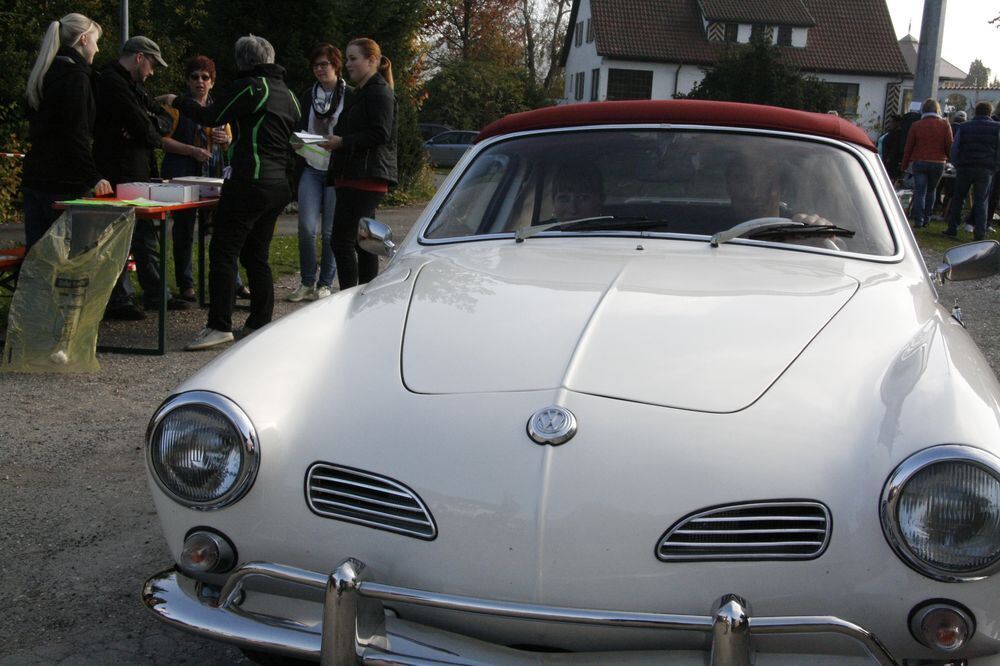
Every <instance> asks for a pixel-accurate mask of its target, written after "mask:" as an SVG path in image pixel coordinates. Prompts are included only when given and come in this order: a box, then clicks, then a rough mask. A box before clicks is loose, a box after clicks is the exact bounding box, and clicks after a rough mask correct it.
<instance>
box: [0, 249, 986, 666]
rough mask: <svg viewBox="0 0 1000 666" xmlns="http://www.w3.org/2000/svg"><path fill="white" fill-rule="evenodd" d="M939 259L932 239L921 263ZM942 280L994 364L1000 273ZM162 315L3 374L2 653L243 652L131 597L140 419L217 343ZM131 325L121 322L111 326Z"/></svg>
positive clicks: (184, 319) (87, 659)
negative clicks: (49, 367)
mask: <svg viewBox="0 0 1000 666" xmlns="http://www.w3.org/2000/svg"><path fill="white" fill-rule="evenodd" d="M401 231H402V230H401ZM939 260H940V255H938V254H937V253H928V255H927V262H928V265H929V266H937V264H938V263H939ZM296 283H297V281H296V279H295V276H287V277H285V278H282V279H281V280H280V281H279V283H278V284H277V285H276V289H275V291H276V310H277V312H276V315H277V316H281V315H284V314H287V313H288V312H290V311H292V310H294V309H297V308H299V307H304V306H305V305H306V304H291V303H286V302H285V301H284V300H282V299H283V298H284V296H285V295H287V294H288V293H289V292H290V291H291V290H292V289H294V288H295V286H296ZM941 292H942V298H943V300H944V302H946V303H949V304H951V302H952V301H953V299H954V298H956V297H959V298H960V299H961V306H962V310H963V313H964V316H965V319H966V321H967V324H968V327H969V331H970V333H971V334H972V335H973V337H974V338H975V339H976V340H977V341H978V342H979V344H980V345H981V346H982V347H983V349H984V351H985V353H986V356H987V358H988V359H989V361H990V363H991V364H992V366H993V368H994V371H996V369H997V367H998V363H1000V326H998V325H997V321H996V318H997V313H998V312H1000V277H995V278H991V279H987V280H981V281H977V282H966V283H955V284H948V285H945V286H944V287H943V288H942V290H941ZM169 317H170V325H169V328H168V334H169V337H168V350H169V351H168V353H167V354H166V355H165V356H162V357H155V356H125V355H117V354H102V355H100V362H101V371H100V372H99V373H97V374H93V375H74V376H57V375H0V389H2V390H3V395H4V402H3V407H2V408H0V511H2V513H0V515H2V520H0V609H2V611H0V666H7V665H9V664H34V663H39V664H41V663H60V664H107V663H113V662H116V661H117V662H119V663H128V664H161V663H162V664H167V663H170V664H175V663H193V662H199V663H240V662H242V661H243V659H242V656H241V655H240V653H239V652H238V651H237V650H235V649H234V648H231V647H227V646H224V645H219V644H216V643H213V642H210V641H206V640H202V639H198V638H193V637H190V636H187V635H186V634H181V633H180V632H178V631H175V630H173V629H170V628H168V627H166V626H164V625H161V624H160V623H159V622H157V621H155V620H154V619H153V618H152V617H151V616H150V615H149V614H148V613H147V612H146V611H145V610H144V609H143V608H142V606H141V604H140V603H139V600H138V592H139V587H140V585H141V584H142V581H143V580H144V577H145V576H147V575H149V574H151V573H153V572H155V571H158V570H159V569H161V568H163V567H164V566H166V565H167V564H168V563H169V562H168V555H167V547H166V544H165V543H164V541H163V538H162V536H161V534H160V529H159V524H158V521H157V518H156V515H155V512H154V510H153V504H152V500H151V499H150V496H149V492H148V490H147V488H146V478H145V467H144V462H143V450H142V440H143V435H144V430H145V427H146V423H147V421H148V419H149V417H150V415H151V414H152V413H153V411H154V409H155V408H156V407H157V406H158V405H159V403H160V402H161V401H162V400H163V399H164V397H166V396H167V395H168V394H169V393H170V391H171V389H172V388H173V387H174V386H176V385H177V384H178V383H179V382H180V381H181V380H183V379H184V378H186V377H188V376H189V375H191V374H192V373H193V372H195V371H196V370H197V369H198V368H199V367H201V366H202V365H203V364H204V363H206V362H207V361H208V360H210V359H212V358H214V357H215V356H216V355H217V354H218V353H220V352H219V351H207V352H200V353H184V352H182V351H180V349H181V348H182V347H183V345H184V343H186V342H187V341H188V340H189V339H190V338H191V337H193V336H194V335H195V333H197V331H198V330H199V328H200V327H201V326H202V325H203V324H204V317H205V315H204V312H203V311H201V310H197V309H196V310H192V311H188V312H171V313H170V314H169ZM242 317H243V315H242V314H239V313H238V314H237V318H236V322H237V325H238V324H239V323H241V322H242ZM148 328H149V333H148V335H150V338H149V339H152V337H151V336H152V333H151V331H152V324H151V322H148ZM137 330H138V327H136V326H135V325H134V324H116V325H114V326H111V327H109V329H108V330H107V331H106V333H107V335H108V336H109V337H110V336H111V335H115V336H130V335H133V334H135V332H136V331H137Z"/></svg>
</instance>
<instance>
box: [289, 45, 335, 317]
mask: <svg viewBox="0 0 1000 666" xmlns="http://www.w3.org/2000/svg"><path fill="white" fill-rule="evenodd" d="M342 62H343V61H342V58H341V55H340V49H338V48H337V47H336V46H333V45H332V44H326V43H324V44H320V45H318V46H317V47H316V48H314V49H313V50H312V53H311V54H310V56H309V63H310V65H311V66H312V72H313V75H314V76H315V77H316V82H315V83H313V84H312V85H311V86H310V87H309V88H307V89H306V90H304V91H303V92H302V94H301V95H300V96H299V106H300V107H301V108H302V124H301V125H300V127H299V130H300V131H305V132H309V133H310V134H318V135H320V136H330V135H332V134H333V128H334V127H336V125H337V119H338V118H339V116H340V112H341V111H342V110H343V108H344V97H345V92H346V89H347V86H346V84H345V83H344V80H343V79H342V78H340V76H338V74H339V72H340V66H341V64H342ZM329 166H330V153H329V152H327V153H326V154H324V155H315V156H310V157H308V158H306V160H305V163H304V164H303V165H302V166H301V168H302V175H301V177H300V178H299V271H300V273H301V275H302V281H301V284H300V285H299V287H298V289H296V290H295V291H293V292H292V293H291V294H289V296H288V300H289V301H292V302H298V301H301V300H303V299H310V300H318V299H320V298H325V297H327V296H329V295H330V288H331V286H332V285H333V278H334V276H335V275H336V273H337V264H336V263H335V262H334V259H333V248H332V246H331V245H330V236H331V234H332V233H333V209H334V206H335V205H336V202H337V194H336V190H335V189H334V188H333V186H332V185H327V182H326V180H327V175H326V171H327V169H328V168H329ZM321 224H322V226H320V225H321ZM319 230H322V239H323V243H322V250H321V252H322V255H321V256H322V259H321V263H320V266H319V282H318V283H317V281H316V234H317V232H318V231H319Z"/></svg>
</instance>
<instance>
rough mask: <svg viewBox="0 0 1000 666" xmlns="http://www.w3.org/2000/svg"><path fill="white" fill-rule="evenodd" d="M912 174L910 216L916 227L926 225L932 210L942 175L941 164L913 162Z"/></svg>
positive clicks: (942, 167)
mask: <svg viewBox="0 0 1000 666" xmlns="http://www.w3.org/2000/svg"><path fill="white" fill-rule="evenodd" d="M911 171H912V172H913V204H912V206H911V210H910V216H911V217H912V218H913V222H914V223H915V224H916V226H918V227H923V226H926V225H927V220H928V219H929V218H930V216H931V211H933V210H934V199H935V197H936V196H937V186H938V183H939V182H940V181H941V174H943V173H944V163H943V162H914V163H913V166H912V167H911Z"/></svg>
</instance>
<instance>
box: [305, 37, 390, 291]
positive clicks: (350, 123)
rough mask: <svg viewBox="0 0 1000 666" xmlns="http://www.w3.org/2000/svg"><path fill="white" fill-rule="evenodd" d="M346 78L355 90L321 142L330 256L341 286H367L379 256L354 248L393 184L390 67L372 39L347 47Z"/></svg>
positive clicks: (358, 40)
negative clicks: (331, 205) (329, 190)
mask: <svg viewBox="0 0 1000 666" xmlns="http://www.w3.org/2000/svg"><path fill="white" fill-rule="evenodd" d="M346 56H347V74H348V76H349V77H350V79H351V82H352V83H353V84H354V85H355V86H356V87H355V90H354V91H353V92H352V93H350V94H349V95H348V96H347V100H346V101H345V103H344V110H343V112H341V114H340V119H339V120H338V121H337V126H336V128H335V129H334V135H333V136H332V137H330V140H329V141H328V142H326V143H325V144H323V145H324V146H326V147H328V148H329V149H330V150H332V151H333V153H332V155H331V158H330V170H329V172H328V174H329V178H330V180H331V181H332V182H333V184H334V186H335V187H336V188H337V204H336V207H335V209H334V213H333V240H332V243H331V244H332V245H333V256H334V259H335V260H336V262H337V275H338V279H339V282H340V288H341V290H343V289H348V288H349V287H353V286H355V285H357V284H364V283H366V282H370V281H371V280H372V279H373V278H374V277H375V276H376V275H378V257H377V256H376V255H374V254H372V253H370V252H366V251H364V250H362V249H361V248H360V247H359V246H358V222H359V221H360V220H361V218H362V217H371V216H373V215H374V214H375V209H376V208H377V207H378V204H379V202H381V201H382V199H383V198H384V197H385V195H386V192H388V191H389V185H395V184H396V134H397V119H396V96H395V94H394V93H393V90H392V63H391V62H389V59H388V58H386V57H385V56H383V55H382V50H381V49H380V48H379V45H378V44H376V43H375V42H374V41H372V40H371V39H367V38H359V39H355V40H353V41H351V43H350V44H348V45H347V51H346Z"/></svg>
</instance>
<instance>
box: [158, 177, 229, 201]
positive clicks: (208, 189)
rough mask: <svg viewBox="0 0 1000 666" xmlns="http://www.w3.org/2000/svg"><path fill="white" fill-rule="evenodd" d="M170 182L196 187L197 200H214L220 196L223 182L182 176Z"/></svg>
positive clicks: (215, 179) (221, 180)
mask: <svg viewBox="0 0 1000 666" xmlns="http://www.w3.org/2000/svg"><path fill="white" fill-rule="evenodd" d="M170 182H171V183H176V184H179V185H197V186H198V197H199V198H201V199H214V198H217V197H220V196H222V184H223V183H224V182H225V181H224V180H223V179H221V178H209V177H207V176H182V177H180V178H173V179H171V180H170Z"/></svg>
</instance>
